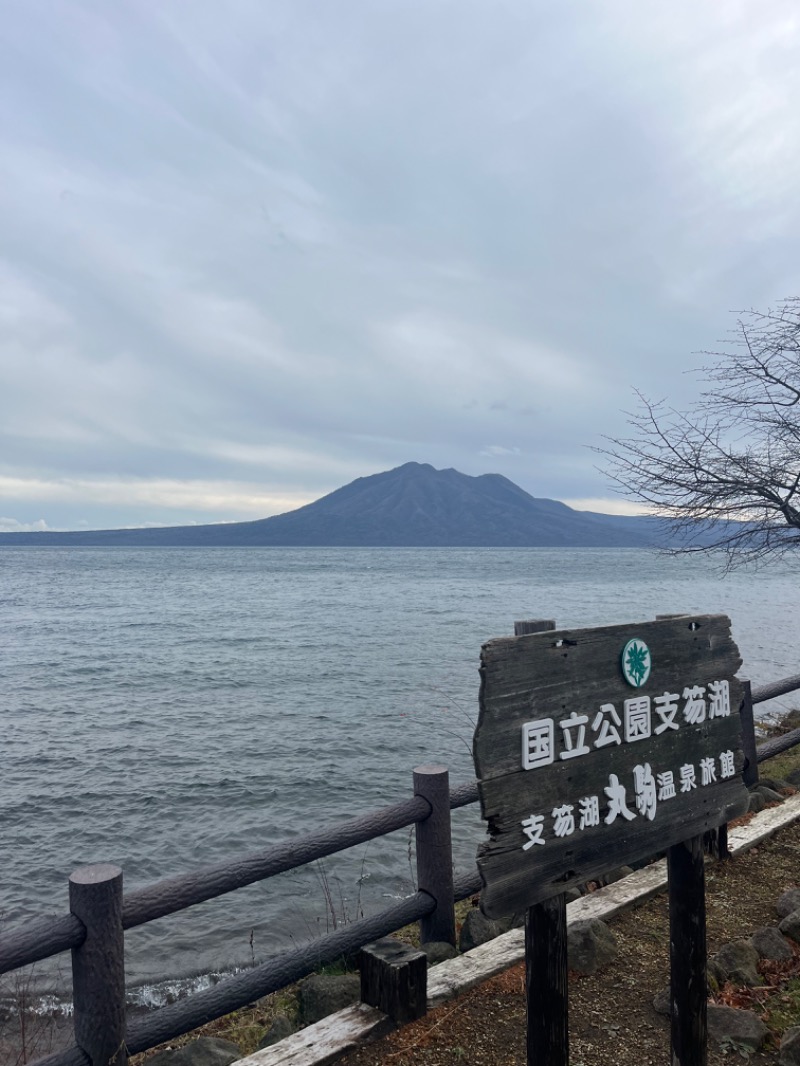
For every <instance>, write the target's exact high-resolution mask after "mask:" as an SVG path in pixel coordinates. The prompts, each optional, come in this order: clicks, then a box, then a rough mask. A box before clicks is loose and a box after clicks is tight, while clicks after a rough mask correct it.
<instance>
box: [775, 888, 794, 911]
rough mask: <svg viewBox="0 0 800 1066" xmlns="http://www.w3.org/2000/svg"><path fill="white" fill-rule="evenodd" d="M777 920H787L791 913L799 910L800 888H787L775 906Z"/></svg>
mask: <svg viewBox="0 0 800 1066" xmlns="http://www.w3.org/2000/svg"><path fill="white" fill-rule="evenodd" d="M775 910H776V911H777V912H778V917H779V918H788V917H789V915H790V914H791V913H792V911H796V910H800V888H787V889H786V891H785V892H784V893H783V895H782V896H781V897H780V898H779V899H778V902H777V903H776V904H775Z"/></svg>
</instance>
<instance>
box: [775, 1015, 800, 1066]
mask: <svg viewBox="0 0 800 1066" xmlns="http://www.w3.org/2000/svg"><path fill="white" fill-rule="evenodd" d="M778 1062H779V1063H780V1066H800V1025H793V1026H792V1027H791V1029H787V1030H786V1032H785V1033H784V1034H783V1036H782V1037H781V1050H780V1058H779V1059H778Z"/></svg>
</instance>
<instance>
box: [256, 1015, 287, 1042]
mask: <svg viewBox="0 0 800 1066" xmlns="http://www.w3.org/2000/svg"><path fill="white" fill-rule="evenodd" d="M293 1032H295V1026H294V1025H292V1023H291V1022H290V1021H289V1019H288V1018H287V1017H286V1015H285V1014H276V1015H275V1017H274V1018H273V1019H272V1025H270V1027H269V1029H267V1031H266V1032H265V1033H264V1035H263V1036H262V1037H261V1040H260V1042H259V1045H258V1050H259V1051H261V1050H262V1048H265V1047H272V1045H273V1044H277V1043H279V1042H280V1041H281V1040H283V1039H284V1038H285V1037H287V1036H291V1035H292V1033H293Z"/></svg>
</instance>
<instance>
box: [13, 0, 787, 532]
mask: <svg viewBox="0 0 800 1066" xmlns="http://www.w3.org/2000/svg"><path fill="white" fill-rule="evenodd" d="M45 13H46V17H44V16H45ZM799 44H800V22H799V21H798V19H797V16H796V13H795V11H794V5H792V4H790V2H789V0H769V2H766V3H764V4H762V5H760V6H759V9H758V11H756V10H755V9H754V8H752V7H751V6H750V5H744V4H736V3H734V4H726V5H705V6H703V5H701V6H698V5H695V4H692V3H690V2H689V0H678V2H677V3H675V4H673V5H670V6H669V8H666V7H660V6H652V5H647V6H643V5H641V4H637V3H635V2H634V0H609V2H608V3H604V4H602V5H585V4H577V3H571V2H566V3H564V4H560V5H558V7H557V8H556V7H553V8H551V9H547V10H544V9H541V8H539V7H538V6H537V5H530V4H527V3H525V2H524V0H505V2H503V3H498V4H491V5H487V4H484V3H479V2H478V0H459V2H458V3H456V2H455V0H452V2H446V0H440V2H433V3H430V2H426V3H423V2H422V0H402V2H400V0H388V2H386V3H382V4H380V5H376V4H374V3H371V2H368V0H351V2H350V3H348V4H346V5H338V4H320V3H311V2H303V0H301V2H297V0H292V2H289V0H285V2H283V3H281V2H275V3H271V4H270V5H268V6H267V7H265V6H264V5H262V4H257V3H247V2H232V3H229V4H227V5H225V9H224V10H223V9H221V8H220V7H219V5H218V4H215V3H211V0H191V2H189V0H185V2H177V3H174V4H170V5H159V4H156V3H120V4H115V5H111V6H109V5H103V4H99V3H96V2H94V0H84V2H83V3H80V2H76V3H73V4H70V5H48V4H39V3H31V4H26V5H18V6H16V8H15V9H14V10H13V11H11V13H10V14H9V15H8V17H6V18H5V19H4V21H3V24H2V26H0V130H1V131H2V137H0V174H2V182H3V196H2V198H0V376H1V378H2V389H1V390H0V443H1V444H2V449H1V450H0V510H2V511H3V513H5V514H7V515H11V516H13V517H12V518H11V519H7V520H4V521H12V522H20V523H24V524H28V523H31V522H35V521H38V520H39V519H40V517H41V516H44V519H45V521H46V522H47V523H48V525H49V526H56V527H59V526H62V527H63V526H78V525H80V524H81V523H88V524H90V525H114V524H132V525H140V524H143V523H145V522H178V521H180V522H184V521H189V520H197V521H203V520H219V519H220V518H244V517H254V516H257V515H259V514H267V513H270V512H275V511H280V510H285V509H286V508H287V507H288V506H296V505H298V504H300V503H303V502H306V501H307V500H309V499H312V498H314V497H315V496H317V495H320V494H321V493H323V492H325V491H329V490H330V489H332V488H335V487H336V486H337V485H339V484H341V483H343V482H345V481H348V480H350V479H352V478H353V477H356V476H359V475H362V474H367V473H372V472H375V471H377V470H381V469H385V468H387V467H389V466H392V465H396V464H398V463H401V462H404V461H406V460H408V459H417V460H421V461H428V462H432V463H434V464H435V465H437V466H455V467H457V468H458V469H461V470H463V471H465V472H467V473H476V474H477V473H482V472H485V471H487V470H499V471H500V472H502V473H505V474H507V475H508V476H509V477H512V478H513V479H514V480H516V481H518V482H519V483H520V484H522V485H523V486H524V487H525V488H527V489H528V490H529V491H531V492H533V493H535V494H536V495H539V496H553V497H557V498H564V499H592V500H593V501H595V502H596V501H597V500H598V499H599V500H602V499H603V498H604V497H607V496H608V495H609V494H610V490H609V486H608V485H607V483H606V482H605V481H604V480H603V479H602V477H601V476H600V475H599V474H598V473H597V472H596V471H595V469H594V460H593V456H592V454H591V452H589V451H588V449H587V448H586V445H591V444H592V443H595V442H596V441H597V440H598V439H599V436H600V434H602V433H615V432H619V430H620V427H621V422H622V418H623V416H622V414H621V411H622V409H624V408H625V407H628V406H630V405H631V402H632V401H631V392H630V389H631V387H632V386H634V385H635V386H638V387H639V388H641V389H643V390H644V391H645V392H648V393H650V394H653V395H656V396H662V395H669V396H670V397H671V398H672V399H674V400H675V402H677V403H681V402H685V401H686V399H687V398H688V397H690V396H691V395H692V394H693V392H694V390H695V389H696V387H697V385H696V381H695V380H694V379H693V378H692V377H691V376H688V377H687V376H686V375H684V374H682V373H681V371H683V370H687V369H690V368H692V367H693V366H696V365H697V363H698V361H699V360H698V357H697V356H696V355H694V354H693V353H694V352H696V351H697V350H698V349H702V348H708V347H713V346H714V344H715V341H716V339H717V338H718V337H719V336H720V335H721V334H722V333H724V331H725V330H726V329H727V328H728V327H729V325H731V324H732V323H731V321H730V318H729V312H730V311H731V310H735V309H741V308H744V307H749V306H765V305H766V304H768V303H770V302H771V301H774V300H776V299H779V298H781V297H783V296H786V295H791V294H793V293H796V292H797V291H798V290H800V285H798V282H799V281H800V278H799V277H798V268H797V264H796V246H797V238H798V235H799V233H798V231H799V230H800V224H799V223H800V220H799V218H798V207H797V204H796V197H795V196H794V190H795V188H796V184H797V181H798V178H799V177H800V174H798V170H799V169H800V132H799V130H798V124H797V121H796V118H795V111H796V101H797V99H798V95H799V93H798V90H800V63H798V59H799V58H800V57H799V56H798V45H799Z"/></svg>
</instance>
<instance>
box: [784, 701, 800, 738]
mask: <svg viewBox="0 0 800 1066" xmlns="http://www.w3.org/2000/svg"><path fill="white" fill-rule="evenodd" d="M780 724H781V727H782V729H783V730H784V732H786V733H789V732H790V731H791V730H792V729H800V710H798V709H797V708H796V707H794V708H792V710H791V711H787V712H786V714H785V715H784V716H783V718H781V721H780Z"/></svg>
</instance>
